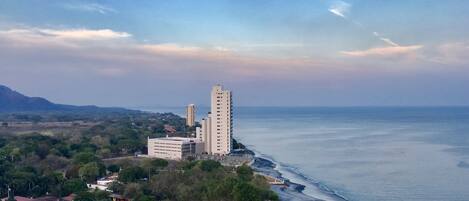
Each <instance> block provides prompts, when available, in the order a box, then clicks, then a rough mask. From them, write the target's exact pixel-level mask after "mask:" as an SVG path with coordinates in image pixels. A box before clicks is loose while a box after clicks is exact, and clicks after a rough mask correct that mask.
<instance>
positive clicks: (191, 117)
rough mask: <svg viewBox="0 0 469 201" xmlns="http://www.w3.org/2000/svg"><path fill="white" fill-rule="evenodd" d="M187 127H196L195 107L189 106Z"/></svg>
mask: <svg viewBox="0 0 469 201" xmlns="http://www.w3.org/2000/svg"><path fill="white" fill-rule="evenodd" d="M186 125H187V126H190V127H192V126H195V105H194V104H189V105H188V106H187V109H186Z"/></svg>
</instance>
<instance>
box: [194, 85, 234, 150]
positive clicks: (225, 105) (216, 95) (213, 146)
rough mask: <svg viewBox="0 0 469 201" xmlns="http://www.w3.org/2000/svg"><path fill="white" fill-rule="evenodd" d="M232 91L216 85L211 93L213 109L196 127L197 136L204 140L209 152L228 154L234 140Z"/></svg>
mask: <svg viewBox="0 0 469 201" xmlns="http://www.w3.org/2000/svg"><path fill="white" fill-rule="evenodd" d="M232 112H233V110H232V102H231V91H228V90H224V89H223V87H222V86H220V85H215V86H214V87H213V88H212V93H211V110H210V112H209V113H208V115H207V117H205V118H203V119H202V121H201V122H200V124H201V126H202V127H200V128H196V138H198V139H199V140H201V141H203V142H204V144H205V146H204V152H205V153H207V154H215V155H227V154H229V153H231V150H232V149H233V148H232V146H233V145H232V142H233V120H232V119H233V116H232Z"/></svg>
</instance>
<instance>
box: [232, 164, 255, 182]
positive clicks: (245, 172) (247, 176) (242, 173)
mask: <svg viewBox="0 0 469 201" xmlns="http://www.w3.org/2000/svg"><path fill="white" fill-rule="evenodd" d="M236 173H237V174H238V177H239V178H240V179H241V180H243V181H251V180H252V177H253V171H252V169H251V167H249V166H247V165H242V166H239V167H238V168H236Z"/></svg>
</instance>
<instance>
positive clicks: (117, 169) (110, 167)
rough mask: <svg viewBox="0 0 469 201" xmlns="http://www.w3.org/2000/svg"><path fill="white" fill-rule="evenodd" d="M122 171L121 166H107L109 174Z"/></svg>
mask: <svg viewBox="0 0 469 201" xmlns="http://www.w3.org/2000/svg"><path fill="white" fill-rule="evenodd" d="M120 169H121V167H120V166H119V165H116V164H111V165H109V166H107V170H108V171H109V172H112V173H117V172H119V171H120Z"/></svg>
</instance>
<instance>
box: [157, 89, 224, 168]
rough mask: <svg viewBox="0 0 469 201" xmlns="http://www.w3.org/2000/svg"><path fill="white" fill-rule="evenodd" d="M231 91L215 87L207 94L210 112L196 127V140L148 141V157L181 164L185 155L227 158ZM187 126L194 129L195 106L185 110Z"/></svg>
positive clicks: (161, 139) (178, 138)
mask: <svg viewBox="0 0 469 201" xmlns="http://www.w3.org/2000/svg"><path fill="white" fill-rule="evenodd" d="M231 99H232V96H231V91H229V90H224V89H223V87H222V86H221V85H215V86H213V88H212V92H211V104H210V105H211V108H210V112H209V113H208V114H207V117H205V118H203V119H202V121H201V122H200V123H201V127H196V138H182V137H165V138H153V139H150V138H149V139H148V156H149V157H156V158H165V159H172V160H181V159H184V158H185V157H187V156H189V155H197V154H202V153H206V154H210V155H228V154H230V153H231V151H232V149H233V148H232V146H233V144H232V142H233V114H232V112H233V110H232V101H231ZM186 112H187V116H186V117H187V119H186V122H187V126H195V106H194V105H193V104H191V105H189V106H187V110H186Z"/></svg>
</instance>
